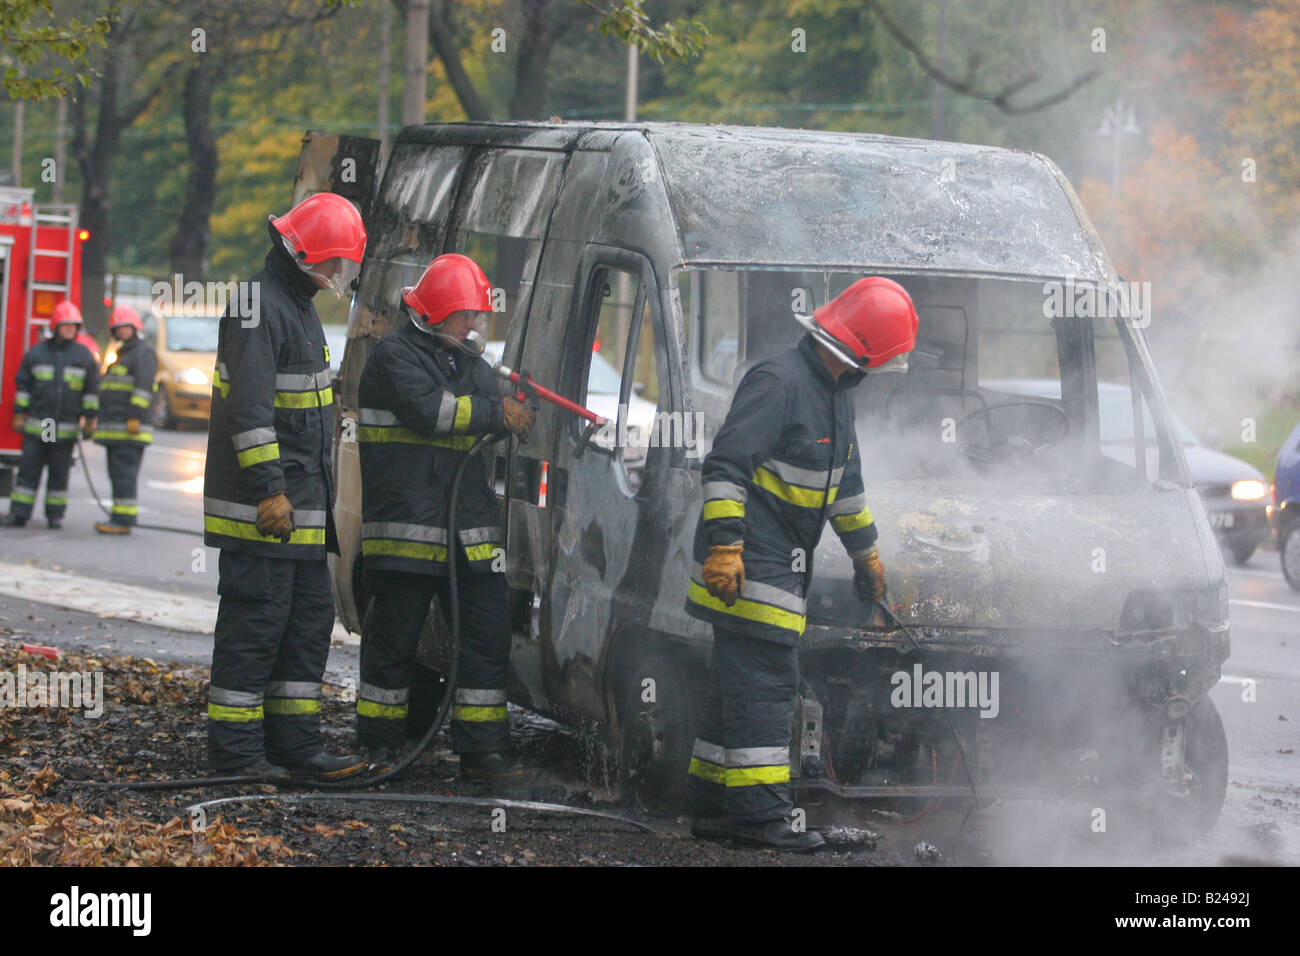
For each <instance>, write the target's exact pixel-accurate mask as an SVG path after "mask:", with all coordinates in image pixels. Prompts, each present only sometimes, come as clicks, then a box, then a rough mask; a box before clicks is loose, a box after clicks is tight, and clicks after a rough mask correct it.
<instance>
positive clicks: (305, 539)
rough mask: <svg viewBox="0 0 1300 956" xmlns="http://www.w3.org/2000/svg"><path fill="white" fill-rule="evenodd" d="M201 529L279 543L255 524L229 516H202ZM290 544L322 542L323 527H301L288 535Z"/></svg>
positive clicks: (233, 536) (250, 539)
mask: <svg viewBox="0 0 1300 956" xmlns="http://www.w3.org/2000/svg"><path fill="white" fill-rule="evenodd" d="M203 530H204V531H211V532H212V533H213V534H224V535H225V536H226V537H228V538H245V539H247V540H249V541H267V542H272V543H274V544H279V543H280V539H279V538H273V537H271V536H270V535H265V534H262V533H261V532H260V531H258V530H257V525H255V524H252V523H250V522H247V521H233V520H231V519H230V518H218V517H216V516H214V515H204V516H203ZM289 543H290V544H324V543H325V529H324V528H301V529H299V530H297V531H294V532H293V533H292V534H291V535H289Z"/></svg>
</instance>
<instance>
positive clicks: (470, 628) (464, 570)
mask: <svg viewBox="0 0 1300 956" xmlns="http://www.w3.org/2000/svg"><path fill="white" fill-rule="evenodd" d="M402 303H403V309H404V311H405V312H406V314H407V316H408V318H409V321H408V322H407V323H405V324H403V325H402V326H401V327H400V328H399V329H398V330H397V331H396V332H394V333H393V334H391V335H389V336H388V337H387V338H385V339H384V340H383V341H382V342H380V343H379V344H378V345H377V346H375V350H374V352H373V353H372V354H371V356H370V358H369V360H368V361H367V362H366V367H365V369H364V370H363V371H362V373H361V387H360V403H359V404H360V406H361V407H360V410H359V416H360V418H359V423H358V424H359V427H358V429H357V438H358V440H359V441H360V443H361V445H360V451H361V481H362V493H361V501H362V528H361V537H362V543H361V551H362V555H363V563H364V574H365V583H366V587H367V589H368V590H369V592H370V593H371V594H372V595H373V599H372V600H371V602H370V606H369V608H368V609H367V612H366V614H365V618H364V621H363V624H362V636H361V689H360V692H359V693H358V698H357V736H358V738H359V739H360V741H361V744H362V746H364V747H365V748H366V749H367V751H368V756H369V762H370V765H371V767H372V768H373V769H375V770H381V769H383V768H384V767H387V766H390V765H391V764H392V762H393V761H394V760H395V759H396V751H397V747H398V746H399V745H400V743H401V740H402V735H403V729H404V720H405V717H406V714H407V708H408V701H409V697H410V684H411V670H412V666H413V663H414V660H415V651H416V645H417V644H418V642H419V639H420V632H421V629H422V627H423V625H424V620H425V617H426V615H427V614H428V611H429V605H430V601H431V599H432V598H433V596H434V595H435V594H436V595H438V599H439V602H440V604H441V606H442V607H443V608H444V609H445V608H447V607H448V606H449V601H450V593H449V585H448V577H447V571H448V561H449V560H454V561H456V562H458V563H457V585H458V587H457V592H458V597H459V601H460V627H461V634H460V653H459V660H458V667H457V675H458V676H457V682H456V683H457V686H456V696H455V699H454V701H453V709H452V711H451V742H452V748H453V749H454V750H455V751H456V752H457V753H458V754H459V755H460V772H461V776H462V777H463V778H465V779H470V780H478V781H482V782H489V783H492V782H498V783H503V784H507V785H515V786H518V785H521V784H522V783H524V782H526V780H527V777H528V774H527V772H526V771H525V769H524V768H523V767H522V765H520V763H519V762H518V760H517V759H516V758H515V756H514V754H513V752H512V751H511V747H510V725H509V723H508V721H507V716H506V665H507V660H508V657H509V653H510V624H509V621H508V619H507V617H506V604H505V597H506V585H505V575H504V573H503V572H504V570H505V566H504V565H505V562H504V556H505V552H504V550H503V542H504V537H503V535H502V532H501V526H500V519H499V510H498V506H497V502H496V499H495V497H494V495H493V492H492V489H491V486H490V484H489V482H488V476H487V475H486V474H485V469H484V466H483V457H482V456H480V455H475V456H474V458H473V460H472V461H470V463H469V464H468V465H467V466H466V470H465V474H464V476H463V477H462V479H461V484H460V494H459V500H458V506H457V510H456V537H457V543H456V544H452V545H451V546H450V551H451V552H452V553H451V554H450V556H449V554H448V550H449V542H448V540H447V515H448V510H449V507H448V506H449V495H450V489H451V483H452V480H453V476H454V474H455V471H456V467H457V465H459V464H460V462H461V461H462V460H463V459H464V456H465V455H466V454H467V449H469V448H470V446H472V445H473V444H474V441H475V436H479V435H488V434H492V433H502V432H503V431H504V430H509V431H511V432H513V433H514V434H516V435H518V436H519V437H520V438H521V439H523V440H526V439H527V437H528V431H529V429H530V428H531V427H532V424H533V413H532V411H531V410H530V409H529V408H528V407H527V406H526V405H524V404H522V403H520V402H517V401H515V400H514V399H513V398H510V397H502V396H501V390H500V386H499V384H498V381H497V379H496V378H495V377H494V375H493V373H492V370H491V368H490V367H489V366H488V364H487V363H486V362H485V361H483V359H482V358H481V357H480V353H481V351H482V347H483V343H482V324H483V320H484V317H485V316H486V315H487V314H488V313H489V312H490V311H491V309H492V287H491V285H490V284H489V283H488V280H487V277H486V276H485V275H484V274H483V270H482V269H481V268H479V266H478V265H477V264H476V263H475V262H474V261H473V260H472V259H469V258H467V257H466V256H462V255H456V254H454V253H453V254H448V255H443V256H439V257H438V258H436V259H434V260H433V262H432V263H430V264H429V267H428V268H427V269H426V270H425V271H424V274H423V275H422V276H421V277H420V280H419V282H417V283H416V284H415V286H413V287H408V288H405V289H403V290H402Z"/></svg>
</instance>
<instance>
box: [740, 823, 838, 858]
mask: <svg viewBox="0 0 1300 956" xmlns="http://www.w3.org/2000/svg"><path fill="white" fill-rule="evenodd" d="M730 835H731V838H732V839H733V840H735V841H737V842H738V843H744V844H746V845H748V846H761V847H765V848H767V849H771V850H785V851H788V852H791V853H808V852H809V851H811V850H817V849H820V848H821V847H824V846H825V845H826V838H825V837H823V836H822V835H821V834H820V833H818V832H817V831H816V830H805V831H803V832H801V833H799V832H796V831H795V830H794V828H793V827H791V826H790V821H789V820H764V821H763V822H762V823H732V824H731V833H730Z"/></svg>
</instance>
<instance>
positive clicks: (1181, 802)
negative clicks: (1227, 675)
mask: <svg viewBox="0 0 1300 956" xmlns="http://www.w3.org/2000/svg"><path fill="white" fill-rule="evenodd" d="M1184 762H1185V763H1186V766H1187V769H1188V770H1189V771H1190V772H1191V773H1192V774H1193V776H1194V777H1195V780H1193V781H1192V783H1191V784H1190V788H1189V789H1190V793H1188V795H1187V796H1186V797H1171V798H1169V800H1168V801H1162V803H1164V804H1165V806H1164V808H1163V810H1162V809H1160V808H1157V820H1159V821H1160V829H1161V830H1162V831H1163V832H1164V833H1166V834H1167V835H1169V836H1172V837H1187V836H1192V835H1196V834H1202V833H1208V832H1209V831H1210V830H1212V829H1213V828H1214V825H1215V823H1217V822H1218V820H1219V814H1220V813H1221V812H1222V810H1223V801H1224V798H1225V797H1226V796H1227V792H1228V737H1227V735H1226V734H1225V733H1224V731H1223V720H1222V719H1221V718H1220V717H1219V710H1218V708H1217V707H1215V706H1214V701H1212V700H1210V698H1209V695H1206V696H1204V697H1202V698H1201V699H1200V700H1198V701H1197V702H1196V703H1195V704H1194V705H1193V706H1192V709H1191V712H1190V713H1188V715H1187V746H1186V750H1185V752H1184Z"/></svg>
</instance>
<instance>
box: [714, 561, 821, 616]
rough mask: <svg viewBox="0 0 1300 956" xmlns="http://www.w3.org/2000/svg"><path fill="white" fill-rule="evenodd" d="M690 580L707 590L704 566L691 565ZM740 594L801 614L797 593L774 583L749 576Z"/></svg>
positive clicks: (802, 609)
mask: <svg viewBox="0 0 1300 956" xmlns="http://www.w3.org/2000/svg"><path fill="white" fill-rule="evenodd" d="M691 580H692V581H694V582H695V583H696V584H698V585H699V586H700V587H702V588H704V589H705V590H706V591H707V590H708V588H707V587H705V584H704V568H703V566H702V565H699V564H696V565H693V566H692V569H691ZM740 596H741V597H742V598H744V599H745V600H747V601H758V602H759V603H761V604H770V605H772V606H773V607H779V608H782V609H783V610H786V611H792V612H794V613H795V614H803V612H804V608H805V603H804V599H803V598H801V597H799V596H798V595H797V594H791V593H790V592H789V591H786V590H783V589H782V588H778V587H776V586H775V585H771V584H764V583H763V582H762V581H751V580H750V579H749V578H746V579H745V584H744V586H743V587H741V589H740Z"/></svg>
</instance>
